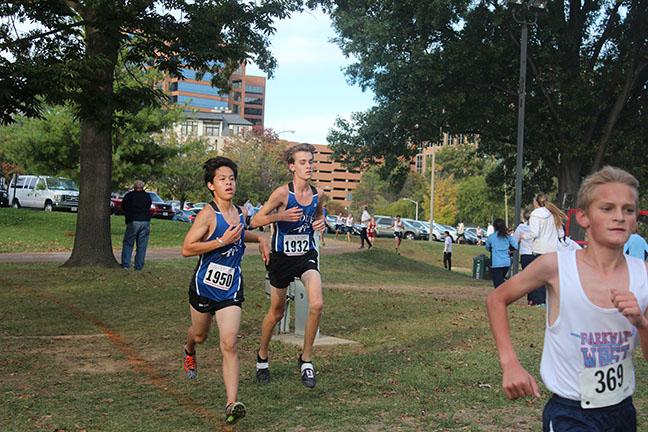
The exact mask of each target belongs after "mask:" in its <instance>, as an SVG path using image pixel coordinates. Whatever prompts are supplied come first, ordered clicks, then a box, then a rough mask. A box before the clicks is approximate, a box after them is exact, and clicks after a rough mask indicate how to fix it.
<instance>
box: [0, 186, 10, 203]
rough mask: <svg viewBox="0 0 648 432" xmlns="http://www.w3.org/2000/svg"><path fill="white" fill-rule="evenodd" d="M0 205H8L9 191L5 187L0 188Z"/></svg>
mask: <svg viewBox="0 0 648 432" xmlns="http://www.w3.org/2000/svg"><path fill="white" fill-rule="evenodd" d="M0 207H9V193H8V192H7V191H6V190H5V189H0Z"/></svg>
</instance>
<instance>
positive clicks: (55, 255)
mask: <svg viewBox="0 0 648 432" xmlns="http://www.w3.org/2000/svg"><path fill="white" fill-rule="evenodd" d="M357 251H358V245H357V243H354V242H352V243H347V242H344V241H339V240H329V239H327V242H326V246H324V247H323V248H321V252H322V255H339V254H343V253H346V252H357ZM113 253H114V254H115V257H116V258H117V259H119V257H121V249H113ZM71 254H72V251H65V252H24V253H1V254H0V264H2V263H32V262H65V261H67V259H68V258H69V257H70V255H71ZM245 255H259V249H258V248H257V247H256V245H255V244H250V243H248V244H246V248H245ZM174 258H183V256H182V254H181V253H180V247H179V246H178V247H177V248H154V249H151V248H149V249H148V250H147V251H146V259H147V260H167V259H174ZM190 258H191V259H193V257H190Z"/></svg>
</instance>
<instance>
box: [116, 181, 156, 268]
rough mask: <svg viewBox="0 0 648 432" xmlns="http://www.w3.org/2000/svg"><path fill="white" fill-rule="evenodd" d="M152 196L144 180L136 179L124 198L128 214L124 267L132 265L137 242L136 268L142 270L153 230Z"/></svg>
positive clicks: (123, 202) (123, 256)
mask: <svg viewBox="0 0 648 432" xmlns="http://www.w3.org/2000/svg"><path fill="white" fill-rule="evenodd" d="M150 208H151V197H150V196H149V194H148V193H147V192H146V191H144V182H142V181H141V180H136V181H135V185H134V186H133V190H132V191H130V192H128V193H127V194H126V195H125V196H124V199H123V200H122V210H123V211H124V214H125V215H126V232H125V233H124V241H123V242H122V267H123V268H125V269H128V268H129V267H130V261H131V256H132V255H133V244H134V243H136V242H137V251H136V252H135V270H142V267H144V257H145V256H146V245H147V244H148V239H149V233H150V232H151V215H150V213H149V211H150Z"/></svg>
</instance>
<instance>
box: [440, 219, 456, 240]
mask: <svg viewBox="0 0 648 432" xmlns="http://www.w3.org/2000/svg"><path fill="white" fill-rule="evenodd" d="M439 225H441V226H442V227H443V228H445V229H444V230H443V231H444V232H443V234H445V231H448V232H449V233H450V238H452V242H453V243H456V242H457V237H458V234H457V229H456V228H455V227H453V226H452V225H445V224H439ZM443 238H444V239H445V235H444V236H443Z"/></svg>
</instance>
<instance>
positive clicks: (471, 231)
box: [464, 227, 486, 244]
mask: <svg viewBox="0 0 648 432" xmlns="http://www.w3.org/2000/svg"><path fill="white" fill-rule="evenodd" d="M483 231H484V236H483V237H482V243H484V242H485V241H486V230H483ZM464 232H465V235H466V239H468V237H470V238H471V239H474V242H475V243H473V244H479V238H478V237H477V228H475V227H468V228H466V229H465V231H464Z"/></svg>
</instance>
